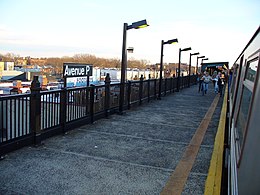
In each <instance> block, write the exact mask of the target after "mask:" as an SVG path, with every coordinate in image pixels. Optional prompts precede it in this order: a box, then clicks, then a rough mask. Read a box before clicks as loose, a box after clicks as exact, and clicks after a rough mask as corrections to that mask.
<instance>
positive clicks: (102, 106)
mask: <svg viewBox="0 0 260 195" xmlns="http://www.w3.org/2000/svg"><path fill="white" fill-rule="evenodd" d="M190 81H191V84H195V83H196V76H195V75H192V76H191V80H190ZM188 82H189V79H188V76H184V77H181V82H180V89H183V88H185V87H188V86H189V85H188V84H189V83H188ZM176 89H177V78H165V79H163V80H162V86H161V96H165V95H167V94H170V93H173V92H175V91H176ZM119 94H120V83H117V84H111V83H110V78H109V75H107V77H106V79H105V84H104V85H98V86H95V85H91V86H89V87H80V88H68V89H61V90H52V91H40V83H39V82H38V77H37V76H35V77H34V80H33V82H32V85H31V94H19V95H10V96H2V97H0V156H1V155H3V154H6V153H8V152H10V151H12V150H15V149H18V148H20V147H23V146H26V145H32V144H35V145H37V144H40V143H41V141H42V140H44V139H46V138H48V137H51V136H53V135H57V134H60V133H65V132H66V131H68V130H70V129H73V128H75V127H77V126H80V125H83V124H88V123H93V122H94V121H95V120H98V119H100V118H104V117H108V116H109V115H110V114H113V113H116V112H118V108H119V102H120V101H119V98H120V96H119ZM158 95H159V80H158V79H148V80H144V79H143V77H141V78H140V80H138V81H128V82H127V83H126V85H125V98H124V105H123V108H124V109H125V110H126V109H130V108H131V107H132V106H137V105H141V104H143V103H145V102H150V101H152V100H155V99H157V97H158Z"/></svg>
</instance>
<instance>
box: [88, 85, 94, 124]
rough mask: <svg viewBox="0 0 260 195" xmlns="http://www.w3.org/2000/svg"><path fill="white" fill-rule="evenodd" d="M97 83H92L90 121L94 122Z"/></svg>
mask: <svg viewBox="0 0 260 195" xmlns="http://www.w3.org/2000/svg"><path fill="white" fill-rule="evenodd" d="M94 103H95V85H92V84H91V85H90V108H89V112H90V122H91V123H94Z"/></svg>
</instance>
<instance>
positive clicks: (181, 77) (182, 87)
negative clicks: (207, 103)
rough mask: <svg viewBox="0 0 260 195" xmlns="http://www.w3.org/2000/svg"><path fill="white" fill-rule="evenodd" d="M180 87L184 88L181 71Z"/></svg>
mask: <svg viewBox="0 0 260 195" xmlns="http://www.w3.org/2000/svg"><path fill="white" fill-rule="evenodd" d="M180 88H181V89H183V88H184V82H183V73H181V87H180Z"/></svg>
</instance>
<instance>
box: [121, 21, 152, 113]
mask: <svg viewBox="0 0 260 195" xmlns="http://www.w3.org/2000/svg"><path fill="white" fill-rule="evenodd" d="M147 26H149V25H148V24H147V21H146V20H141V21H138V22H134V23H132V24H131V25H128V24H127V23H124V26H123V47H122V61H121V81H120V96H119V114H123V106H124V94H125V71H126V67H127V57H126V34H127V30H130V29H139V28H144V27H147Z"/></svg>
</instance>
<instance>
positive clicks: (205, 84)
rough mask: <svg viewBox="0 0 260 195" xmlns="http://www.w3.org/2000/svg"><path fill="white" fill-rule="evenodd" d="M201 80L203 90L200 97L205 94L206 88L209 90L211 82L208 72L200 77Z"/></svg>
mask: <svg viewBox="0 0 260 195" xmlns="http://www.w3.org/2000/svg"><path fill="white" fill-rule="evenodd" d="M202 80H203V90H202V95H204V94H207V91H208V88H209V82H210V81H211V80H212V78H211V76H210V75H209V73H208V72H206V73H205V75H204V76H203V77H202Z"/></svg>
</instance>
